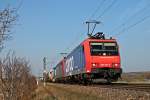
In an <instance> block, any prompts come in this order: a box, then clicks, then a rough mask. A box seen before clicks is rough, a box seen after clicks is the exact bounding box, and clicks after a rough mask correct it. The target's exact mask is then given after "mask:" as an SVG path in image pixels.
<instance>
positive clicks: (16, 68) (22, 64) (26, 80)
mask: <svg viewBox="0 0 150 100" xmlns="http://www.w3.org/2000/svg"><path fill="white" fill-rule="evenodd" d="M36 88H37V86H36V79H35V77H34V76H33V75H31V73H30V65H29V62H27V61H26V60H25V59H24V58H19V57H16V56H14V55H13V54H12V55H11V56H10V55H7V56H6V57H5V58H4V59H1V60H0V89H1V91H2V94H3V96H4V100H31V98H32V94H33V92H34V91H35V89H36Z"/></svg>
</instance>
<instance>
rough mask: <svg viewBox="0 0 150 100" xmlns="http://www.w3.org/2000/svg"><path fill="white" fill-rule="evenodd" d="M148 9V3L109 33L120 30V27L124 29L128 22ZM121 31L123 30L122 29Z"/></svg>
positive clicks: (149, 5)
mask: <svg viewBox="0 0 150 100" xmlns="http://www.w3.org/2000/svg"><path fill="white" fill-rule="evenodd" d="M148 7H150V3H149V4H148V5H147V6H145V7H144V8H142V9H140V10H139V11H137V12H136V13H135V14H133V15H132V16H130V17H129V18H128V19H127V20H126V21H125V22H123V23H122V24H120V25H119V26H118V27H116V28H114V29H113V30H112V31H111V32H110V33H113V32H115V31H116V30H118V29H120V28H121V27H124V26H125V25H126V24H128V22H129V21H130V20H132V19H134V18H135V16H138V15H139V14H140V13H141V12H143V11H145V10H146V9H147V8H148ZM122 30H123V29H122Z"/></svg>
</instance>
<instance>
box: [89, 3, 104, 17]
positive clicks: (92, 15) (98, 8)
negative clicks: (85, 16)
mask: <svg viewBox="0 0 150 100" xmlns="http://www.w3.org/2000/svg"><path fill="white" fill-rule="evenodd" d="M105 1H106V0H102V1H101V2H100V3H99V5H98V7H97V8H96V9H95V11H94V12H93V13H92V14H91V16H90V17H89V20H91V19H92V18H93V17H94V16H95V15H96V13H97V12H98V11H99V10H100V9H101V8H102V6H103V4H104V3H105Z"/></svg>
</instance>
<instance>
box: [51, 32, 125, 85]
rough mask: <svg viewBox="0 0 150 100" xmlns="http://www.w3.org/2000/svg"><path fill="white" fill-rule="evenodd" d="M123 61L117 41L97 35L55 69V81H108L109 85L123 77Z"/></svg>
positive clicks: (65, 58)
mask: <svg viewBox="0 0 150 100" xmlns="http://www.w3.org/2000/svg"><path fill="white" fill-rule="evenodd" d="M121 73H122V69H121V60H120V53H119V45H118V43H117V41H116V39H112V38H110V39H105V36H104V34H103V33H97V34H95V35H94V36H91V37H89V38H87V39H85V40H84V41H83V42H82V43H81V44H80V45H78V46H77V47H76V48H75V49H74V50H73V51H72V52H71V53H70V54H68V55H67V56H66V57H64V59H62V60H61V61H60V62H59V63H58V64H57V65H56V66H55V67H54V68H53V81H57V82H59V81H61V82H67V81H76V82H84V83H87V82H88V81H92V80H93V79H106V80H107V82H108V83H111V82H112V81H117V80H118V78H119V77H121Z"/></svg>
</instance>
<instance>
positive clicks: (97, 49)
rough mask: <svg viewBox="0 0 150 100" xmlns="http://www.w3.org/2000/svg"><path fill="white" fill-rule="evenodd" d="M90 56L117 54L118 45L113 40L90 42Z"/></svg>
mask: <svg viewBox="0 0 150 100" xmlns="http://www.w3.org/2000/svg"><path fill="white" fill-rule="evenodd" d="M90 47H91V55H92V56H117V55H118V46H117V43H115V42H92V43H90Z"/></svg>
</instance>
